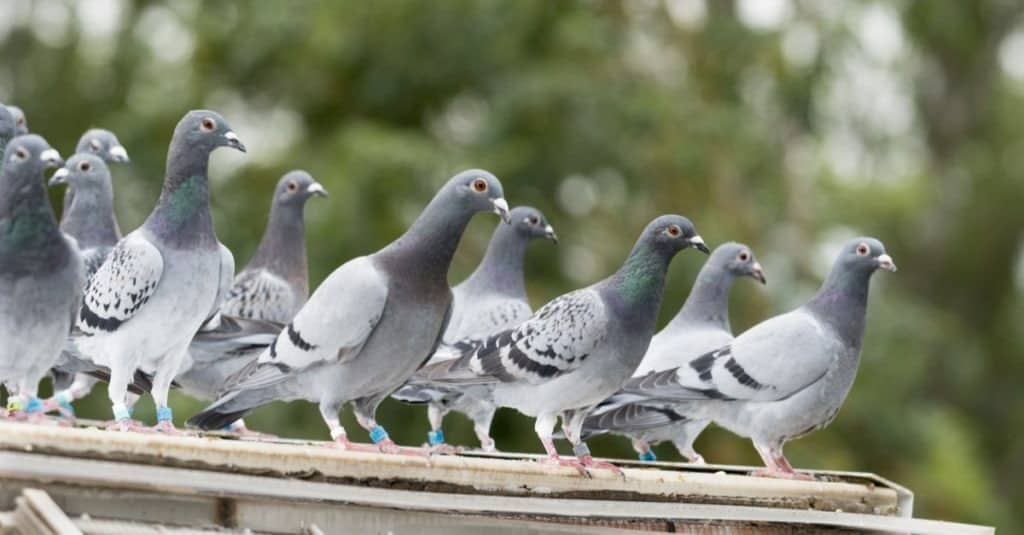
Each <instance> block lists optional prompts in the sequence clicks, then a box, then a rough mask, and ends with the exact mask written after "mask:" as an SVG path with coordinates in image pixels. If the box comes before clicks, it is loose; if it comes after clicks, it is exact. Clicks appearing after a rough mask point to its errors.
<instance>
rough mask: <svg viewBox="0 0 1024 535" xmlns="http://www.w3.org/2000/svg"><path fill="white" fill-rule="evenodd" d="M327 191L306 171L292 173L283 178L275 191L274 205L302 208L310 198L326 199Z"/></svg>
mask: <svg viewBox="0 0 1024 535" xmlns="http://www.w3.org/2000/svg"><path fill="white" fill-rule="evenodd" d="M326 196H327V190H326V189H324V187H323V186H322V185H320V183H319V182H317V181H316V180H314V179H313V177H312V176H311V175H310V174H309V173H307V172H305V171H291V172H289V173H287V174H286V175H284V176H283V177H281V180H279V181H278V182H277V188H276V189H275V190H274V203H275V204H277V205H279V206H295V207H299V208H302V207H303V206H305V204H306V201H307V200H309V198H310V197H326Z"/></svg>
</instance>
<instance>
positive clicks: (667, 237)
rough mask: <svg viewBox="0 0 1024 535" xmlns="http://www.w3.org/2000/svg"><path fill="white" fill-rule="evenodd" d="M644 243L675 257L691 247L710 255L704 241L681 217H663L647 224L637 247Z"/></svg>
mask: <svg viewBox="0 0 1024 535" xmlns="http://www.w3.org/2000/svg"><path fill="white" fill-rule="evenodd" d="M641 243H646V244H649V245H650V246H652V247H653V248H654V249H655V250H657V251H660V252H662V253H665V254H668V255H669V256H672V255H675V254H676V253H678V252H679V251H682V250H684V249H689V248H690V247H693V248H695V249H698V250H700V251H703V252H704V253H705V254H708V253H710V250H709V249H708V246H707V245H705V244H704V240H703V239H702V238H701V237H700V235H698V234H697V229H695V228H694V226H693V223H691V222H690V220H689V219H686V218H685V217H683V216H681V215H663V216H660V217H658V218H657V219H655V220H654V221H651V222H650V223H648V225H647V228H645V229H644V232H643V234H641V235H640V239H639V240H638V241H637V245H640V244H641Z"/></svg>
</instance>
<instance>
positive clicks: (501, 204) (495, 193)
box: [444, 169, 511, 223]
mask: <svg viewBox="0 0 1024 535" xmlns="http://www.w3.org/2000/svg"><path fill="white" fill-rule="evenodd" d="M444 190H445V191H446V192H447V193H448V194H450V195H452V196H454V197H455V199H456V201H457V203H458V205H459V206H460V207H462V208H464V209H466V210H468V211H469V212H494V213H496V214H498V215H499V216H501V219H502V220H504V221H505V222H506V223H510V222H511V219H510V218H509V213H508V202H507V201H505V197H504V190H503V189H502V187H501V182H500V181H499V180H498V177H496V176H494V175H492V174H491V173H488V172H487V171H484V170H481V169H470V170H468V171H463V172H461V173H459V174H457V175H455V176H454V177H452V179H451V180H449V181H448V183H447V184H445V187H444Z"/></svg>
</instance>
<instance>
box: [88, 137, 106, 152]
mask: <svg viewBox="0 0 1024 535" xmlns="http://www.w3.org/2000/svg"><path fill="white" fill-rule="evenodd" d="M102 148H103V146H102V145H101V144H100V142H99V140H96V139H94V140H92V141H90V142H89V149H91V150H92V151H93V152H99V151H100V149H102Z"/></svg>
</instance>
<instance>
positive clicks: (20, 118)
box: [7, 106, 28, 136]
mask: <svg viewBox="0 0 1024 535" xmlns="http://www.w3.org/2000/svg"><path fill="white" fill-rule="evenodd" d="M7 111H8V112H10V113H11V117H13V118H14V127H15V135H19V136H23V135H25V134H27V133H28V119H26V118H25V112H24V111H22V110H21V108H19V107H17V106H7Z"/></svg>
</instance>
